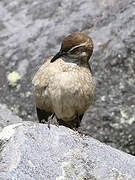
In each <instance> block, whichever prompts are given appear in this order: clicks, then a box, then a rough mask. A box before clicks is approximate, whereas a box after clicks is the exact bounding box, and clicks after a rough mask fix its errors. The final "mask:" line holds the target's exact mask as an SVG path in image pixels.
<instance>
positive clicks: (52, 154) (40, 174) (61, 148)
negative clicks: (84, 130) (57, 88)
mask: <svg viewBox="0 0 135 180" xmlns="http://www.w3.org/2000/svg"><path fill="white" fill-rule="evenodd" d="M0 142H1V151H0V156H1V161H0V179H17V180H22V179H29V180H32V179H33V180H39V179H44V180H45V179H46V180H48V179H49V180H55V179H56V180H66V179H67V180H69V179H74V180H79V179H80V180H81V179H87V180H90V179H92V180H94V179H95V180H96V179H99V180H103V179H104V180H108V179H112V180H118V179H128V180H132V179H135V157H133V156H131V155H129V154H126V153H124V152H122V151H119V150H116V149H114V148H111V147H109V146H107V145H104V144H102V143H100V142H99V141H97V140H95V139H93V138H90V137H87V136H81V135H80V134H78V133H77V132H76V131H73V130H71V129H68V128H66V127H63V126H60V127H56V126H54V125H51V128H50V130H49V129H48V127H47V125H43V124H39V123H32V122H24V123H18V124H14V125H10V126H7V127H5V128H4V129H3V131H2V132H1V133H0Z"/></svg>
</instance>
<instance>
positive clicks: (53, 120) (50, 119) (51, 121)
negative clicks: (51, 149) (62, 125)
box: [48, 113, 59, 129]
mask: <svg viewBox="0 0 135 180" xmlns="http://www.w3.org/2000/svg"><path fill="white" fill-rule="evenodd" d="M54 116H55V118H54ZM50 124H54V125H56V126H57V127H59V121H58V119H57V117H56V115H55V113H53V114H52V115H51V116H50V117H49V118H48V128H49V129H50Z"/></svg>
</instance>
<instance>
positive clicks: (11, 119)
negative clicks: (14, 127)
mask: <svg viewBox="0 0 135 180" xmlns="http://www.w3.org/2000/svg"><path fill="white" fill-rule="evenodd" d="M19 122H22V119H21V118H19V117H18V116H17V115H16V114H14V113H13V112H12V111H10V110H9V109H8V108H7V107H6V105H3V104H0V131H1V130H2V128H4V127H5V126H8V125H10V124H14V123H19Z"/></svg>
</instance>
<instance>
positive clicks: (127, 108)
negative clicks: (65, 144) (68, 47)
mask: <svg viewBox="0 0 135 180" xmlns="http://www.w3.org/2000/svg"><path fill="white" fill-rule="evenodd" d="M134 6H135V2H134V0H128V1H123V0H113V1H107V0H101V1H98V0H95V1H92V0H85V1H84V0H70V1H68V0H66V1H61V0H53V1H48V0H38V1H32V0H29V1H27V0H25V1H23V0H6V1H0V76H1V78H0V85H1V87H0V101H1V103H3V104H7V105H8V106H10V107H13V109H16V113H17V114H18V115H19V116H20V117H21V118H24V119H28V120H33V119H35V120H36V114H35V113H34V112H35V105H34V98H33V96H32V84H31V79H32V78H33V75H34V73H35V72H36V71H37V69H38V67H39V66H40V64H42V63H43V61H44V59H45V58H46V57H47V56H50V55H53V54H55V53H56V52H57V51H58V50H59V48H60V42H61V40H62V39H63V37H65V36H67V34H70V33H71V32H75V31H82V32H84V33H86V34H88V35H90V36H91V37H92V38H93V41H94V45H95V48H94V54H93V58H92V59H91V61H90V64H91V65H92V70H93V75H94V78H95V81H96V89H95V104H94V105H93V107H91V108H90V109H89V112H88V113H86V115H85V117H84V119H83V122H82V124H83V125H82V127H83V128H84V130H85V131H87V132H88V133H89V134H91V135H92V136H93V137H96V138H97V139H99V140H102V141H103V142H106V143H109V144H111V145H113V146H114V144H115V146H116V147H118V148H119V149H122V150H124V151H126V152H129V153H132V154H135V150H134V149H135V140H134V138H131V136H132V134H131V131H130V129H131V128H132V126H135V123H134V121H135V119H134V117H135V98H134V90H135V46H134V44H135V28H134V19H135V10H134ZM12 71H18V72H19V73H20V74H21V75H22V78H21V80H20V82H19V84H20V86H19V87H18V88H14V89H12V88H11V87H9V86H8V84H7V80H6V77H7V75H8V74H9V73H10V72H12ZM27 94H29V96H27ZM121 132H122V135H121Z"/></svg>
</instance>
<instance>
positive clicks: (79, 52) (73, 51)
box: [51, 32, 93, 62]
mask: <svg viewBox="0 0 135 180" xmlns="http://www.w3.org/2000/svg"><path fill="white" fill-rule="evenodd" d="M92 52H93V41H92V39H91V38H90V37H89V36H87V35H85V34H84V33H80V32H76V33H73V34H71V35H69V36H67V37H65V38H64V40H63V41H62V45H61V49H60V51H59V52H58V53H57V54H56V55H55V56H54V57H53V58H52V59H51V62H54V61H55V60H56V59H58V58H60V57H63V56H67V57H69V58H72V59H78V60H82V61H83V60H84V61H85V62H88V60H89V59H90V57H91V55H92Z"/></svg>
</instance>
